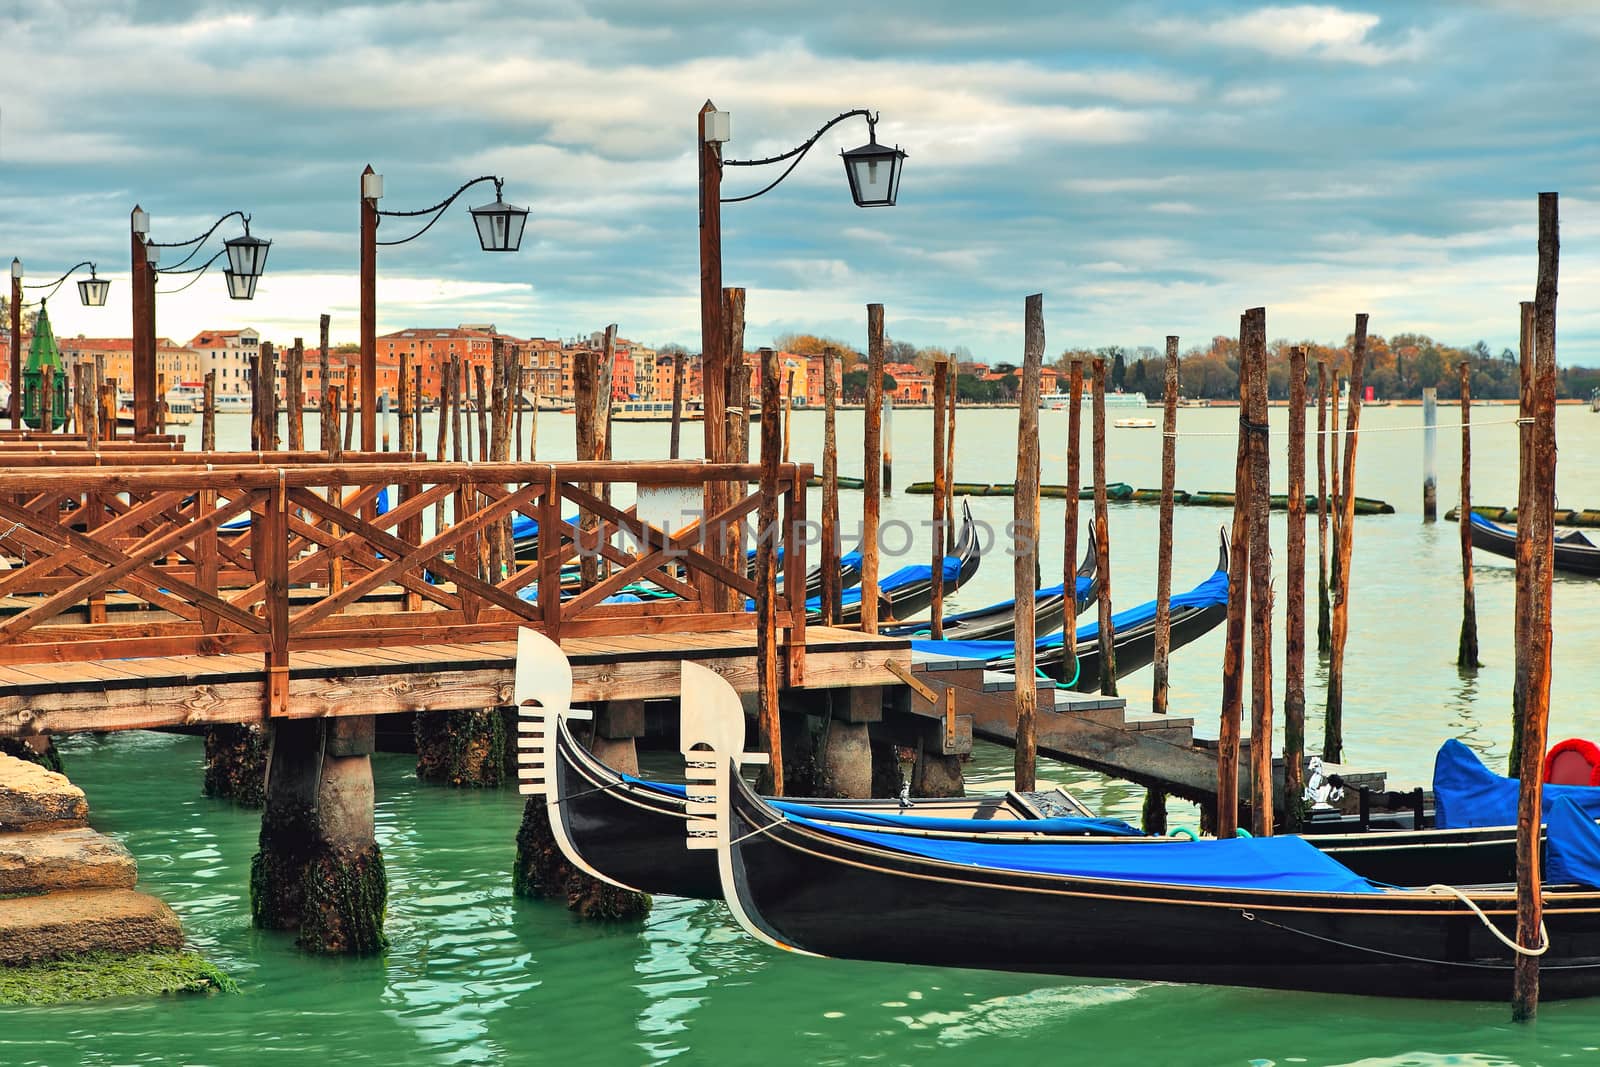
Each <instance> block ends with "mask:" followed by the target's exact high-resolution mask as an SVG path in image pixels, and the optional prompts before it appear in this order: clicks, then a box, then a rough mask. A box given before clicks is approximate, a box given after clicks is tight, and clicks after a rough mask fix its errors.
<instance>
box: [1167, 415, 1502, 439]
mask: <svg viewBox="0 0 1600 1067" xmlns="http://www.w3.org/2000/svg"><path fill="white" fill-rule="evenodd" d="M1532 424H1533V420H1532V419H1531V418H1521V417H1518V418H1515V419H1477V420H1474V421H1473V422H1470V423H1462V422H1436V423H1434V424H1433V425H1432V426H1428V425H1426V424H1424V423H1415V424H1413V425H1409V426H1362V427H1360V428H1359V429H1357V430H1356V431H1355V432H1356V434H1357V436H1359V435H1361V434H1364V433H1416V432H1417V431H1418V430H1459V429H1461V428H1462V427H1463V426H1465V427H1467V428H1468V429H1472V430H1476V429H1477V428H1478V427H1480V426H1529V425H1532ZM1243 425H1244V428H1245V429H1247V430H1250V431H1251V432H1253V433H1265V434H1266V435H1267V436H1268V437H1288V436H1289V431H1288V430H1264V429H1263V428H1262V427H1261V426H1260V425H1258V424H1256V423H1244V424H1243ZM1349 433H1350V431H1349V430H1348V429H1346V428H1345V427H1342V426H1335V427H1330V428H1328V429H1326V430H1306V431H1305V435H1306V436H1307V437H1333V436H1335V435H1336V434H1349ZM1161 436H1162V437H1172V438H1178V437H1238V436H1239V433H1238V431H1237V430H1190V431H1187V432H1178V431H1174V432H1173V433H1167V432H1166V431H1165V430H1163V431H1161Z"/></svg>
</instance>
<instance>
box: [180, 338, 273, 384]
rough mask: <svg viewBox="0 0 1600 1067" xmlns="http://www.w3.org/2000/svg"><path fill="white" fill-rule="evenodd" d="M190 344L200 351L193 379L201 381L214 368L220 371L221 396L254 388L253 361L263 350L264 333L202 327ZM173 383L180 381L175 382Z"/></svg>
mask: <svg viewBox="0 0 1600 1067" xmlns="http://www.w3.org/2000/svg"><path fill="white" fill-rule="evenodd" d="M188 347H189V348H192V349H194V350H195V351H196V352H198V353H199V354H200V359H199V365H198V368H197V370H196V371H195V376H194V378H193V380H192V381H191V380H190V379H187V378H185V379H182V381H183V382H188V383H189V384H194V385H199V384H200V383H201V382H203V381H205V377H206V375H207V374H209V373H210V372H212V371H216V372H217V395H218V396H245V395H248V394H249V392H250V381H251V378H250V363H251V360H253V359H255V358H256V356H258V355H260V353H261V335H260V334H259V333H257V332H256V331H255V330H252V329H249V328H246V329H243V330H202V331H200V332H199V333H197V334H195V335H194V337H192V338H190V340H189V345H188ZM169 383H170V384H172V385H177V384H180V383H179V382H171V381H170V380H169Z"/></svg>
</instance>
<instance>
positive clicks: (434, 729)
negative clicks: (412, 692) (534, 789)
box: [416, 708, 508, 789]
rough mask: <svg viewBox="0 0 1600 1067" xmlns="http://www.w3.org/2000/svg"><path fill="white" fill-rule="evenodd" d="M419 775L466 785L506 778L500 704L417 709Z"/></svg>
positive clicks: (493, 784) (482, 784) (426, 779)
mask: <svg viewBox="0 0 1600 1067" xmlns="http://www.w3.org/2000/svg"><path fill="white" fill-rule="evenodd" d="M416 734H417V778H418V779H419V780H421V781H424V782H443V783H445V784H447V785H453V786H459V787H461V788H463V789H494V788H497V787H499V786H500V785H501V784H502V783H504V782H505V780H506V779H505V767H506V749H507V747H508V746H507V744H506V737H507V734H506V727H505V717H504V716H503V715H502V714H501V711H500V709H499V708H473V709H471V710H469V711H424V712H418V713H417V722H416Z"/></svg>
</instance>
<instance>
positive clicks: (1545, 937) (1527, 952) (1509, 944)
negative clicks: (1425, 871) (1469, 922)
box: [1428, 885, 1550, 956]
mask: <svg viewBox="0 0 1600 1067" xmlns="http://www.w3.org/2000/svg"><path fill="white" fill-rule="evenodd" d="M1428 892H1430V893H1439V892H1443V893H1450V894H1452V895H1454V896H1455V898H1456V899H1457V900H1459V901H1461V903H1463V904H1465V905H1466V906H1467V907H1469V908H1471V909H1472V914H1474V915H1476V916H1477V917H1478V919H1479V921H1481V922H1482V923H1483V925H1484V926H1485V927H1486V928H1487V929H1488V931H1489V932H1490V933H1491V934H1493V935H1494V936H1495V938H1496V940H1498V941H1499V942H1500V943H1501V944H1502V945H1504V946H1505V947H1506V948H1508V949H1510V950H1511V951H1512V952H1515V953H1516V954H1517V955H1519V956H1543V955H1544V954H1545V953H1546V952H1549V951H1550V931H1548V930H1546V929H1545V927H1544V918H1543V917H1542V916H1541V917H1540V919H1539V940H1540V941H1541V942H1543V944H1541V945H1540V946H1539V947H1538V948H1536V949H1532V948H1523V947H1522V946H1521V945H1519V944H1517V943H1516V942H1515V941H1513V940H1512V939H1511V938H1509V937H1507V936H1506V935H1505V934H1502V933H1501V932H1500V928H1499V927H1498V926H1496V925H1495V924H1494V923H1492V922H1490V921H1489V917H1488V916H1487V915H1485V914H1484V913H1483V909H1482V908H1480V907H1478V904H1477V902H1476V901H1475V900H1473V899H1472V898H1471V897H1469V896H1467V895H1466V894H1465V893H1463V892H1462V891H1461V890H1460V889H1458V888H1456V887H1455V886H1453V885H1430V886H1429V887H1428Z"/></svg>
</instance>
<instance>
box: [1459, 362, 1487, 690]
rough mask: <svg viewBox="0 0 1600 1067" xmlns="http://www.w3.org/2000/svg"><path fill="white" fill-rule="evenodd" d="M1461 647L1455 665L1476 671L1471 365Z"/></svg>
mask: <svg viewBox="0 0 1600 1067" xmlns="http://www.w3.org/2000/svg"><path fill="white" fill-rule="evenodd" d="M1460 373H1461V510H1460V512H1459V514H1460V516H1461V521H1460V522H1459V523H1458V524H1457V525H1458V526H1459V527H1460V530H1459V531H1458V532H1459V533H1460V534H1461V644H1460V647H1459V648H1458V649H1457V651H1456V666H1457V667H1462V668H1466V669H1468V670H1477V669H1478V667H1480V666H1482V664H1481V663H1480V662H1479V661H1478V600H1477V593H1476V591H1475V590H1474V589H1473V586H1472V363H1471V362H1470V361H1469V360H1465V359H1464V360H1462V361H1461V367H1460Z"/></svg>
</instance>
